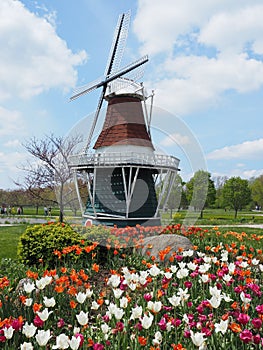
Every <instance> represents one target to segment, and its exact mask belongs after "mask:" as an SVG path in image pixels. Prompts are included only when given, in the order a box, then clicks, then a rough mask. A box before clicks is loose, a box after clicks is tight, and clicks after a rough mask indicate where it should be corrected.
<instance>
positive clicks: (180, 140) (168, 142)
mask: <svg viewBox="0 0 263 350" xmlns="http://www.w3.org/2000/svg"><path fill="white" fill-rule="evenodd" d="M175 143H176V144H178V145H180V146H184V145H187V144H189V143H190V140H189V137H188V136H186V135H181V134H179V133H174V134H171V135H168V136H166V137H165V138H164V139H163V140H162V141H161V142H160V145H161V146H164V147H169V146H173V145H174V144H175Z"/></svg>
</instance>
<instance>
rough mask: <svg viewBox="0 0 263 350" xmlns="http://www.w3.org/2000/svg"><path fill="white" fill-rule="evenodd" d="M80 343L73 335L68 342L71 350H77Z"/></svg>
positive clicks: (78, 338)
mask: <svg viewBox="0 0 263 350" xmlns="http://www.w3.org/2000/svg"><path fill="white" fill-rule="evenodd" d="M80 342H81V338H80V337H76V336H74V335H73V337H72V338H71V339H70V341H69V346H70V348H71V349H72V350H77V349H78V348H79V346H80Z"/></svg>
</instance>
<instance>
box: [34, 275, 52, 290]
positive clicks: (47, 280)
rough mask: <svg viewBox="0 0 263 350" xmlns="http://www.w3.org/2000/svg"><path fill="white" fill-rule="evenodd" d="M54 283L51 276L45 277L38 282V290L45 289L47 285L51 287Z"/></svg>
mask: <svg viewBox="0 0 263 350" xmlns="http://www.w3.org/2000/svg"><path fill="white" fill-rule="evenodd" d="M51 281H52V277H51V276H45V277H42V278H40V280H36V286H37V288H38V289H44V288H45V287H46V286H47V285H49V284H50V283H51Z"/></svg>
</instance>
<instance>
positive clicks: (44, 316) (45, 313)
mask: <svg viewBox="0 0 263 350" xmlns="http://www.w3.org/2000/svg"><path fill="white" fill-rule="evenodd" d="M52 312H53V311H49V312H48V309H47V308H45V309H44V310H43V311H37V314H38V316H39V317H40V319H41V320H42V321H44V322H45V321H46V320H47V319H48V318H49V315H50V314H52Z"/></svg>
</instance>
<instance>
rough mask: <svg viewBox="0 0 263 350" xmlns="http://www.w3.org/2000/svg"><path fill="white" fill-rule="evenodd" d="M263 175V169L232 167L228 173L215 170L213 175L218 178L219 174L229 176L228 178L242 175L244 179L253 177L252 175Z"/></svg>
mask: <svg viewBox="0 0 263 350" xmlns="http://www.w3.org/2000/svg"><path fill="white" fill-rule="evenodd" d="M261 175H263V169H247V170H242V169H232V170H230V171H228V172H227V173H220V172H214V173H213V177H214V178H216V177H218V176H220V177H221V176H222V177H225V176H226V177H227V178H228V179H229V178H230V177H238V176H239V177H241V178H242V179H247V180H249V179H251V178H252V177H259V176H261Z"/></svg>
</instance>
